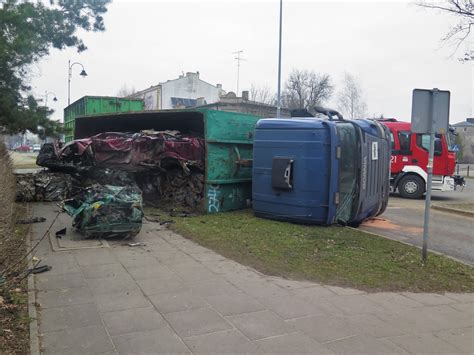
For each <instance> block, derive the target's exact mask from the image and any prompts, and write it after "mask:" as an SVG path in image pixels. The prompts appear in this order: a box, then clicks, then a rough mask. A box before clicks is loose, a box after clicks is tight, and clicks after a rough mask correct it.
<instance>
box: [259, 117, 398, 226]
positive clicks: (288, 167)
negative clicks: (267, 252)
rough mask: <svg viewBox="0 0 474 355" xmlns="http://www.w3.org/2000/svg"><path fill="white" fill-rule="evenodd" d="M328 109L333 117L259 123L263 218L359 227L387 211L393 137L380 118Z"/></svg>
mask: <svg viewBox="0 0 474 355" xmlns="http://www.w3.org/2000/svg"><path fill="white" fill-rule="evenodd" d="M321 112H324V113H325V114H327V115H328V116H329V119H320V118H307V117H305V118H296V117H295V118H291V119H271V118H270V119H261V120H259V121H258V123H257V127H256V132H255V140H254V146H253V176H252V198H253V209H254V213H255V215H256V216H258V217H263V218H270V219H276V220H283V221H291V222H297V223H308V224H322V225H329V224H333V223H339V224H342V225H352V226H357V225H359V224H360V223H361V222H362V221H363V220H364V219H366V218H370V217H374V216H377V215H379V214H381V213H382V212H383V211H384V210H385V208H386V206H387V202H388V196H389V188H390V185H389V177H390V133H389V132H388V130H387V129H386V128H385V127H384V126H383V125H381V124H379V123H378V122H376V121H372V120H344V119H343V118H342V116H341V115H340V114H339V113H337V112H336V111H331V110H326V109H322V110H321ZM334 116H337V117H338V118H337V119H333V117H334Z"/></svg>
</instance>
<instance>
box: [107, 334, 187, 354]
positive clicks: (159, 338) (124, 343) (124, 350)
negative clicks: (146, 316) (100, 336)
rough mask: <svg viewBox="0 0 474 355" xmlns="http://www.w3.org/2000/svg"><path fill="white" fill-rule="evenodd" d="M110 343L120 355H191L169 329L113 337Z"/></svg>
mask: <svg viewBox="0 0 474 355" xmlns="http://www.w3.org/2000/svg"><path fill="white" fill-rule="evenodd" d="M112 341H113V343H114V344H115V347H116V348H117V351H118V353H119V354H120V355H142V354H143V355H145V354H190V353H191V352H190V351H189V349H188V347H187V346H186V345H185V344H184V343H183V341H182V340H181V339H180V338H179V337H178V336H177V335H176V333H174V332H173V331H172V330H171V329H170V328H169V327H163V328H160V329H155V330H150V331H145V332H138V333H131V334H124V335H119V336H114V337H112Z"/></svg>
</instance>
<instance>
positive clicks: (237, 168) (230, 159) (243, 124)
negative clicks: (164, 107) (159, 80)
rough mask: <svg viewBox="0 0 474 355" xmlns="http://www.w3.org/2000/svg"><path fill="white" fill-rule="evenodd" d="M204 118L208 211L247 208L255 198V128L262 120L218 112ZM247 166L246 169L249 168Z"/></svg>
mask: <svg viewBox="0 0 474 355" xmlns="http://www.w3.org/2000/svg"><path fill="white" fill-rule="evenodd" d="M198 111H200V112H202V113H203V115H204V122H205V140H206V187H205V196H204V197H205V204H204V205H205V208H206V212H208V213H214V212H223V211H231V210H236V209H242V208H246V207H247V205H248V201H250V199H251V197H252V184H251V181H252V167H251V166H248V164H246V163H245V161H248V160H251V159H252V148H253V138H254V133H255V126H256V124H257V121H258V120H259V119H260V117H257V116H252V115H247V114H242V113H235V112H226V111H215V110H202V111H201V110H198ZM246 165H247V166H246Z"/></svg>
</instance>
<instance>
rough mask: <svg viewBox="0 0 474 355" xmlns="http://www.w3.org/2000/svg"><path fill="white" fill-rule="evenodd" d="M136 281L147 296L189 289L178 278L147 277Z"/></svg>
mask: <svg viewBox="0 0 474 355" xmlns="http://www.w3.org/2000/svg"><path fill="white" fill-rule="evenodd" d="M136 282H137V284H138V285H139V286H140V288H141V289H142V291H143V293H144V294H145V295H147V296H151V295H156V294H159V293H168V292H181V291H186V290H189V288H188V287H187V286H186V285H185V284H184V283H183V282H182V281H181V280H178V279H145V280H137V281H136Z"/></svg>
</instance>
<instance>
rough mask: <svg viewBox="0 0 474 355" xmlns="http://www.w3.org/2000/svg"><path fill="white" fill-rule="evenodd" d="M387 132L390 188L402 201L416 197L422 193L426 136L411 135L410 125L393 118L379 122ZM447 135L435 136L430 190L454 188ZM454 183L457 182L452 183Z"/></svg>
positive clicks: (426, 176)
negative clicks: (389, 145) (390, 150)
mask: <svg viewBox="0 0 474 355" xmlns="http://www.w3.org/2000/svg"><path fill="white" fill-rule="evenodd" d="M379 122H382V123H383V124H384V125H385V126H387V127H388V128H389V129H390V138H391V144H392V157H391V165H390V174H391V175H390V185H391V189H392V191H394V192H395V191H397V190H398V192H399V193H400V195H401V196H402V197H405V198H420V197H421V196H423V194H424V193H425V191H426V183H427V179H428V175H427V173H426V171H427V169H426V165H427V164H428V150H429V144H430V136H429V135H428V134H418V133H412V132H411V130H410V128H411V123H409V122H402V121H397V120H396V119H393V118H390V119H380V120H379ZM450 147H451V144H450V142H449V135H444V134H443V135H440V134H437V135H436V138H435V153H434V164H433V185H432V186H433V187H432V190H433V191H434V190H437V191H451V190H454V189H455V177H453V174H454V169H455V166H456V154H455V153H454V152H453V151H451V150H450ZM456 182H457V181H456Z"/></svg>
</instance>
